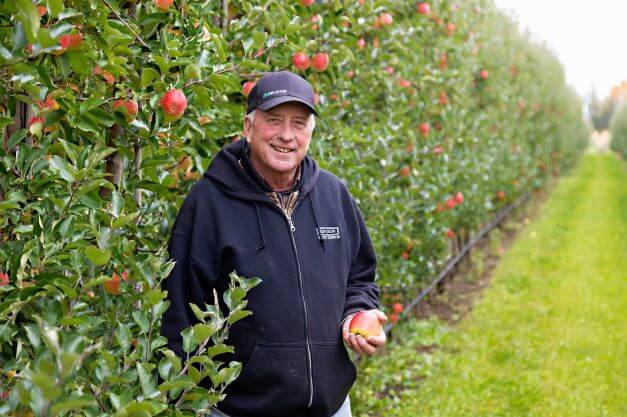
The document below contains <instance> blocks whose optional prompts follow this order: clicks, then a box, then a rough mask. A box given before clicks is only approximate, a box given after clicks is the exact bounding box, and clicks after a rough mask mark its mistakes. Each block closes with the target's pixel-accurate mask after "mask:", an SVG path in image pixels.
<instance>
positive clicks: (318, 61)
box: [311, 52, 329, 72]
mask: <svg viewBox="0 0 627 417" xmlns="http://www.w3.org/2000/svg"><path fill="white" fill-rule="evenodd" d="M311 65H312V66H313V67H314V69H315V70H316V71H320V72H322V71H324V70H326V69H327V67H328V66H329V55H328V54H326V53H324V52H318V53H317V54H315V55H314V56H313V59H312V60H311Z"/></svg>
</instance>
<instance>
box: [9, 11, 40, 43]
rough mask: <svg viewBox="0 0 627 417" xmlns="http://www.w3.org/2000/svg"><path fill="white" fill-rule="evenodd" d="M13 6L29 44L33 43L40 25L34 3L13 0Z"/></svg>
mask: <svg viewBox="0 0 627 417" xmlns="http://www.w3.org/2000/svg"><path fill="white" fill-rule="evenodd" d="M14 4H15V6H16V7H17V10H18V12H19V15H18V19H19V20H20V22H22V24H23V25H24V31H25V33H26V38H27V39H28V41H29V42H30V43H35V40H36V38H37V31H38V30H39V24H40V20H39V13H38V12H37V7H35V3H33V2H32V1H30V0H15V3H14Z"/></svg>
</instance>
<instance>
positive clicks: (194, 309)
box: [189, 303, 206, 323]
mask: <svg viewBox="0 0 627 417" xmlns="http://www.w3.org/2000/svg"><path fill="white" fill-rule="evenodd" d="M189 306H190V308H191V309H192V312H193V313H194V316H196V318H197V319H198V320H199V321H201V322H203V323H204V322H205V317H206V314H205V313H204V312H203V311H202V310H201V309H200V308H198V306H197V305H196V304H194V303H189Z"/></svg>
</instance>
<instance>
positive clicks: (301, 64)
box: [292, 52, 309, 71]
mask: <svg viewBox="0 0 627 417" xmlns="http://www.w3.org/2000/svg"><path fill="white" fill-rule="evenodd" d="M292 64H294V66H295V67H296V69H297V70H300V71H304V70H306V69H307V68H309V57H308V56H307V54H305V53H304V52H296V53H295V54H294V56H293V57H292Z"/></svg>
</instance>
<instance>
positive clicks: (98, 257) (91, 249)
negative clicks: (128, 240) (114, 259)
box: [84, 245, 111, 265]
mask: <svg viewBox="0 0 627 417" xmlns="http://www.w3.org/2000/svg"><path fill="white" fill-rule="evenodd" d="M84 252H85V256H87V258H89V260H90V261H92V262H93V263H94V264H95V265H106V263H107V262H109V259H110V258H111V251H110V250H109V249H99V248H98V247H97V246H94V245H90V246H87V247H86V248H85V249H84Z"/></svg>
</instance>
